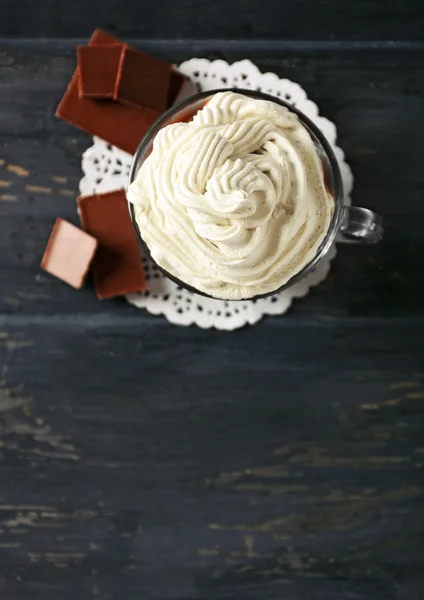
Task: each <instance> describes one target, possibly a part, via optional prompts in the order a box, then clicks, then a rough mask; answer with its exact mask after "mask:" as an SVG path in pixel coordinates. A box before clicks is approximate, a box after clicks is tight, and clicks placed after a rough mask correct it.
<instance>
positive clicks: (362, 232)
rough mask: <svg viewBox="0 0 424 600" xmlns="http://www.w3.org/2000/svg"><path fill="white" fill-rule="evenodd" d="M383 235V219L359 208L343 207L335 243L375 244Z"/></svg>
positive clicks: (365, 209)
mask: <svg viewBox="0 0 424 600" xmlns="http://www.w3.org/2000/svg"><path fill="white" fill-rule="evenodd" d="M383 233H384V228H383V219H382V218H381V217H380V216H379V215H377V214H376V213H374V212H372V210H368V208H360V207H359V206H345V208H344V214H343V218H342V223H341V225H340V228H339V231H338V232H337V241H338V242H346V243H350V244H358V243H359V244H376V243H377V242H379V241H380V240H381V239H382V237H383Z"/></svg>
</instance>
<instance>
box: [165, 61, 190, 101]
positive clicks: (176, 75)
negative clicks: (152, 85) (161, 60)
mask: <svg viewBox="0 0 424 600" xmlns="http://www.w3.org/2000/svg"><path fill="white" fill-rule="evenodd" d="M188 80H189V79H188V77H186V76H185V75H183V74H182V73H180V72H179V71H177V70H176V69H172V70H171V80H170V83H169V88H168V106H172V105H173V104H175V103H176V100H177V97H178V96H179V94H180V91H181V88H182V86H183V85H184V83H185V82H186V81H188ZM193 93H194V92H193ZM181 100H183V98H181Z"/></svg>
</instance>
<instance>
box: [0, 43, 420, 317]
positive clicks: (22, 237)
mask: <svg viewBox="0 0 424 600" xmlns="http://www.w3.org/2000/svg"><path fill="white" fill-rule="evenodd" d="M137 45H138V47H140V48H148V49H149V50H152V45H151V44H143V43H142V42H140V43H139V44H137ZM202 48H203V50H202ZM228 48H230V47H228ZM0 49H1V50H2V54H1V57H2V60H1V64H0V159H1V160H2V161H4V162H3V163H2V164H1V165H0V179H1V180H2V182H3V184H2V185H4V187H2V188H1V189H0V194H1V196H2V199H3V200H2V201H0V217H1V218H0V289H1V290H2V294H1V295H0V313H16V312H22V313H28V314H30V313H32V312H42V313H44V314H46V313H63V312H70V311H71V312H75V313H92V312H97V311H102V312H103V311H104V312H108V311H110V310H113V311H117V313H119V314H125V313H126V311H127V310H128V308H127V307H126V306H125V305H124V303H123V302H121V301H117V302H111V303H105V304H99V303H98V302H97V300H96V299H95V298H94V293H93V290H92V288H91V287H90V286H89V287H88V288H87V289H86V290H84V291H82V292H80V293H77V292H74V291H73V290H70V289H68V288H66V287H65V286H64V285H62V284H61V283H60V282H58V281H55V280H54V279H52V278H50V277H48V276H47V275H44V274H42V273H41V272H40V270H39V268H38V265H39V261H40V258H41V256H42V253H43V250H44V247H45V244H46V242H47V239H48V236H49V232H50V229H51V227H52V225H53V223H54V220H55V218H56V217H57V216H62V217H64V218H67V219H70V220H71V221H73V222H75V223H77V222H78V219H77V215H76V211H75V196H76V194H77V190H78V182H79V179H80V177H81V170H80V155H81V153H82V152H83V151H84V150H85V149H86V148H87V147H88V146H89V145H90V138H89V137H88V136H87V135H85V134H83V133H81V132H79V131H78V130H76V129H74V128H72V127H70V126H69V125H67V124H66V123H62V122H59V121H57V120H56V119H55V118H54V116H53V113H54V109H55V107H56V105H57V103H58V101H59V99H60V97H61V95H62V93H63V91H64V89H65V87H66V85H67V83H68V81H69V78H70V76H71V73H72V71H73V69H74V66H75V51H74V43H73V42H60V43H59V42H54V41H52V42H44V43H43V44H41V45H39V44H37V43H36V42H34V41H33V42H28V41H27V42H22V43H20V42H16V41H13V42H10V43H7V42H5V41H3V42H2V43H1V44H0ZM153 50H155V51H156V53H157V54H158V55H161V56H163V57H165V58H168V59H171V60H174V61H175V62H180V61H182V60H184V59H187V58H189V56H190V55H189V54H188V53H187V51H185V50H184V49H183V48H182V47H181V45H180V44H170V45H169V46H166V45H165V46H161V49H159V47H158V46H155V47H154V48H153ZM197 50H198V51H199V54H203V55H205V56H208V57H211V58H215V57H216V56H217V54H216V52H211V51H209V50H208V45H207V44H206V45H203V46H202V47H197ZM225 58H226V59H228V60H230V61H233V60H238V59H240V58H243V55H242V54H241V53H240V51H237V50H231V49H228V50H227V52H226V54H225ZM252 58H253V59H254V60H255V62H256V63H257V64H258V66H259V67H260V68H261V69H262V70H263V71H274V72H276V73H278V74H279V75H281V76H285V77H288V78H290V79H293V80H295V81H299V83H301V85H303V86H304V87H305V89H306V90H307V92H308V93H309V95H310V97H311V98H312V99H313V100H314V101H315V102H317V104H318V105H319V107H320V110H321V113H322V114H324V115H326V116H328V117H329V118H330V119H332V120H333V121H334V122H335V123H336V124H337V127H338V130H339V140H340V145H341V147H342V148H343V149H344V150H345V151H346V155H347V160H348V162H349V164H350V165H351V166H352V169H353V172H354V176H355V187H354V193H353V201H354V202H355V203H357V204H359V205H361V204H362V205H365V206H368V207H370V208H372V209H374V210H376V211H378V212H380V213H381V214H382V215H383V216H384V217H385V219H386V226H387V236H386V240H385V242H384V243H383V244H381V245H380V246H376V247H367V248H354V247H351V246H349V247H341V248H340V250H339V254H338V257H337V259H336V262H335V263H334V266H333V268H332V271H331V274H330V276H329V278H328V279H327V281H326V282H325V283H324V284H322V285H321V286H319V288H317V289H316V290H314V291H313V293H312V294H310V295H309V296H308V297H307V298H305V299H302V300H300V301H298V302H296V305H295V308H294V314H296V315H299V316H308V315H311V314H313V315H316V316H317V317H320V316H332V317H334V316H338V315H341V316H346V315H360V316H381V315H386V316H390V315H409V314H417V315H422V314H423V307H424V271H423V269H422V264H423V262H424V238H423V236H422V226H421V223H422V220H423V217H424V212H423V211H424V208H423V203H422V139H423V137H424V125H423V120H422V103H423V98H424V69H423V64H424V60H423V59H424V50H423V51H421V50H404V51H396V52H387V51H386V50H368V51H358V52H355V51H346V52H341V53H339V54H337V55H333V53H332V52H331V51H328V50H327V51H320V52H317V53H314V54H313V55H311V54H308V53H305V52H301V53H296V52H294V51H293V50H292V51H289V50H287V51H286V52H285V53H284V52H283V53H282V54H280V51H279V50H278V48H277V49H274V50H273V51H270V53H269V55H267V56H265V55H264V54H263V53H260V54H259V55H258V57H257V58H255V57H254V56H252ZM16 165H17V167H16Z"/></svg>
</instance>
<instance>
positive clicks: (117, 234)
mask: <svg viewBox="0 0 424 600" xmlns="http://www.w3.org/2000/svg"><path fill="white" fill-rule="evenodd" d="M78 207H79V211H80V216H81V222H82V225H83V227H84V229H85V230H86V231H88V232H89V233H90V234H91V235H93V236H94V237H95V238H96V239H97V240H98V241H99V248H98V250H97V252H96V256H95V257H94V260H93V263H92V270H93V275H94V284H95V286H96V292H97V297H98V298H100V299H103V298H113V297H115V296H122V295H124V294H129V293H131V292H140V291H143V290H146V289H147V288H146V280H145V277H144V270H143V265H142V262H141V256H140V250H139V246H138V243H137V239H136V237H135V233H134V230H133V227H132V224H131V219H130V215H129V211H128V203H127V199H126V196H125V191H124V190H119V191H116V192H109V193H107V194H95V195H93V196H80V197H79V198H78Z"/></svg>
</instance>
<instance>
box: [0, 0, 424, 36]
mask: <svg viewBox="0 0 424 600" xmlns="http://www.w3.org/2000/svg"><path fill="white" fill-rule="evenodd" d="M2 17H3V18H2V20H1V23H0V35H8V36H17V37H35V36H40V37H79V36H88V35H89V34H90V33H91V31H92V30H93V29H94V28H95V27H103V28H106V29H109V30H110V32H111V33H116V34H118V35H125V36H127V37H128V36H130V37H131V36H132V37H139V38H142V37H146V38H175V39H179V38H194V37H195V38H197V39H205V38H206V39H207V38H218V39H219V38H223V39H240V38H244V39H252V38H253V39H256V38H259V39H289V40H334V39H335V40H380V39H382V40H393V39H395V40H403V39H406V40H418V39H422V35H423V29H424V7H423V4H422V2H421V1H420V0H404V1H403V2H393V1H391V2H385V3H382V2H355V1H354V0H342V1H338V2H328V1H327V0H319V1H314V2H311V0H284V1H280V2H274V1H273V0H262V2H260V3H259V2H257V1H255V0H232V1H231V2H227V1H226V0H215V1H214V2H202V3H201V5H199V3H198V2H196V0H180V1H179V2H175V1H172V0H158V1H157V2H155V3H148V2H142V1H141V2H129V1H126V2H122V0H90V2H89V3H87V2H84V0H73V2H65V3H58V2H57V1H56V0H41V1H40V2H37V3H34V2H33V1H32V0H20V2H18V3H16V2H13V0H3V2H2Z"/></svg>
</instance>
